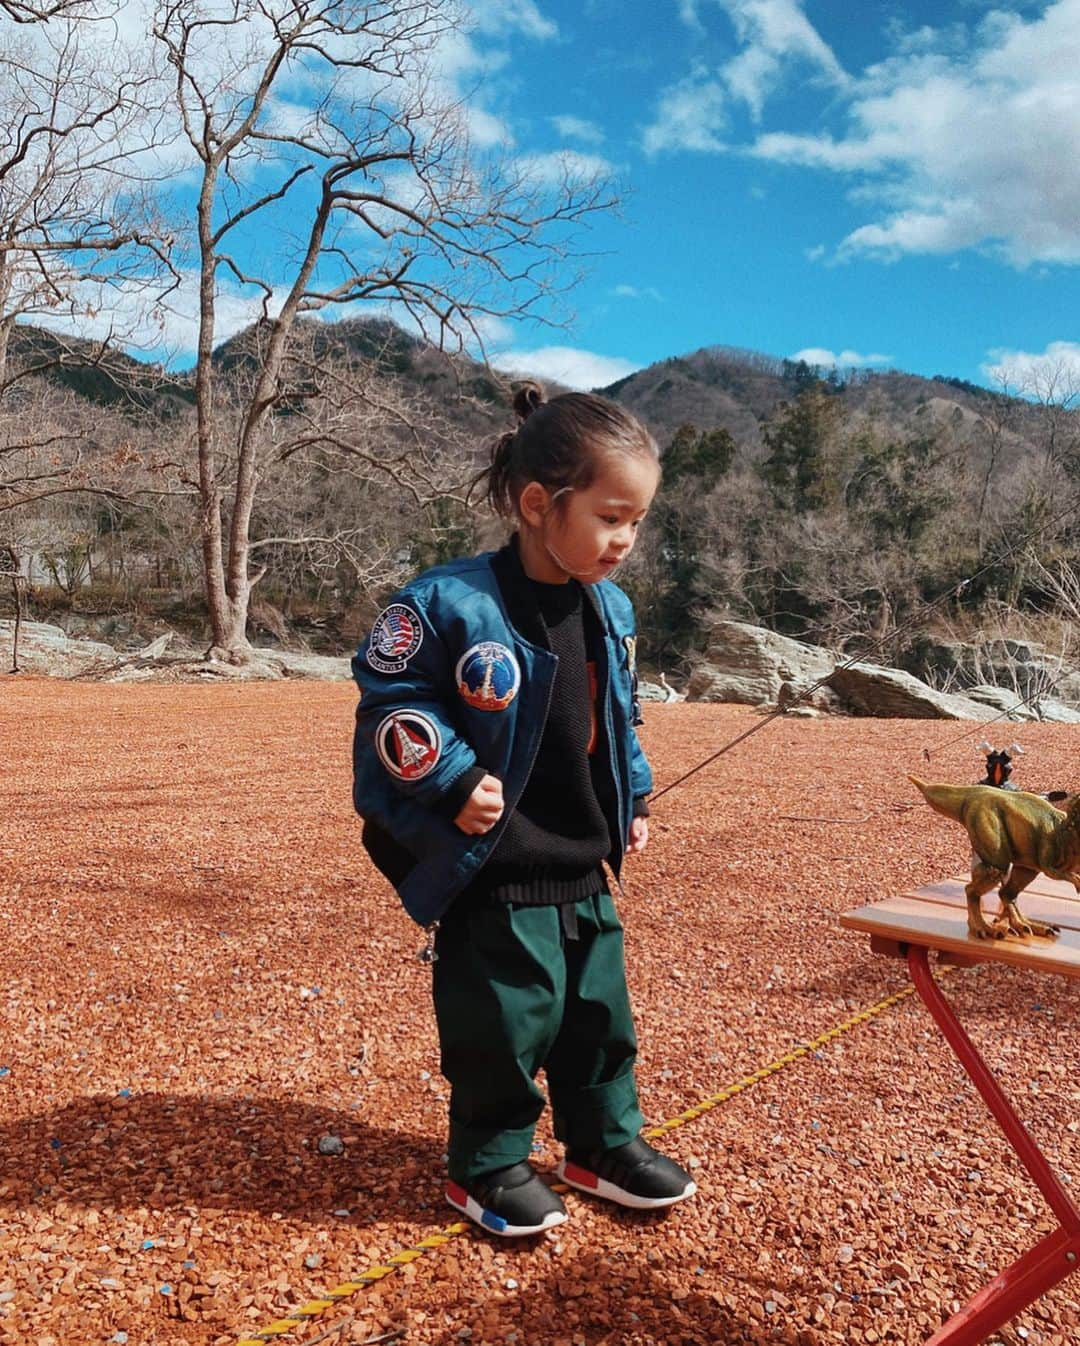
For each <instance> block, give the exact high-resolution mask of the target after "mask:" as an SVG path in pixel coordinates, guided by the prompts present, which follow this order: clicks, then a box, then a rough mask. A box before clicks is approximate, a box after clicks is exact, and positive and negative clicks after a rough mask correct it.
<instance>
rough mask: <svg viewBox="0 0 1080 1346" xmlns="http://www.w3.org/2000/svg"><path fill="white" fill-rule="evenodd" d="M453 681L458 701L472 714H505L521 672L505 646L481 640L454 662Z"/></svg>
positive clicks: (516, 691)
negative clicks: (471, 710) (475, 711)
mask: <svg viewBox="0 0 1080 1346" xmlns="http://www.w3.org/2000/svg"><path fill="white" fill-rule="evenodd" d="M454 679H455V681H456V682H457V688H458V691H459V692H460V693H461V699H462V700H463V701H464V702H465V703H466V704H467V705H470V706H472V707H473V708H474V709H475V710H505V709H506V708H507V706H508V705H509V704H510V702H511V701H513V699H514V697H515V696H517V694H518V688H519V687H520V686H521V669H520V668H519V667H518V661H517V660H516V659H515V658H514V656H513V654H512V653H511V651H510V650H508V649H507V647H506V646H505V645H500V644H499V643H498V641H496V640H482V641H481V642H480V644H479V645H474V646H473V647H472V649H470V650H466V651H465V653H464V654H463V655H462V656H461V658H460V659H459V660H458V661H457V668H456V669H455V671H454Z"/></svg>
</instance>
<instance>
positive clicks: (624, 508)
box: [530, 453, 660, 584]
mask: <svg viewBox="0 0 1080 1346" xmlns="http://www.w3.org/2000/svg"><path fill="white" fill-rule="evenodd" d="M659 481H660V465H659V464H658V463H657V462H656V461H655V460H654V459H652V458H646V457H644V456H642V455H640V454H626V453H611V454H608V455H607V456H606V457H605V458H604V459H603V460H602V462H601V464H600V470H599V471H598V473H597V475H596V477H595V479H594V480H593V483H592V485H591V486H589V487H586V488H585V489H584V490H580V491H571V492H568V493H567V495H566V496H564V497H563V498H562V499H561V500H558V501H554V502H552V503H550V504H549V506H548V508H547V509H546V510H545V511H544V513H543V517H542V519H541V521H540V526H539V529H538V530H537V533H536V534H534V536H536V537H537V540H538V541H539V542H540V543H541V545H542V548H543V554H540V553H539V552H537V551H536V550H535V549H534V555H535V556H537V557H538V560H539V566H538V568H541V569H547V568H548V567H550V569H547V573H546V574H533V578H534V579H539V580H546V581H547V582H548V583H561V582H563V581H565V580H567V579H569V578H570V577H571V576H572V577H573V578H574V579H577V580H580V581H581V582H582V583H583V584H594V583H595V582H596V581H597V580H602V579H604V578H606V577H607V576H608V575H610V574H611V573H612V571H613V570H615V568H616V567H617V566H618V565H620V564H621V563H622V562H623V561H625V560H626V558H627V556H628V555H629V554H630V549H631V547H633V545H634V542H635V540H636V538H637V531H638V528H639V526H640V524H641V521H642V520H643V519H644V518H645V515H646V513H647V511H648V508H649V506H650V505H651V504H652V498H653V496H654V495H655V494H656V488H657V485H658V484H659ZM545 559H546V562H547V566H544V561H545ZM530 573H531V572H530Z"/></svg>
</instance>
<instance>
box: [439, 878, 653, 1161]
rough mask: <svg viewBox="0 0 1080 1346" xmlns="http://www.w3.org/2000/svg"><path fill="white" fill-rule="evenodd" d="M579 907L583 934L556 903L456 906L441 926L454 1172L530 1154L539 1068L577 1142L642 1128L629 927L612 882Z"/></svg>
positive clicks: (443, 1040) (442, 1034)
mask: <svg viewBox="0 0 1080 1346" xmlns="http://www.w3.org/2000/svg"><path fill="white" fill-rule="evenodd" d="M574 914H575V915H576V918H577V919H576V924H577V932H576V934H577V938H569V937H568V936H567V934H566V932H565V929H564V925H565V924H566V922H564V920H563V919H562V916H561V913H560V910H559V908H558V907H522V906H517V907H515V906H510V905H503V904H492V905H488V906H476V907H471V908H465V909H464V910H462V911H454V910H453V909H451V912H450V913H449V915H448V916H447V917H446V919H445V920H444V922H443V924H442V926H441V928H440V930H439V934H438V941H437V945H436V948H437V951H438V955H439V957H438V960H437V961H436V963H435V965H434V969H433V971H434V987H433V989H434V998H435V1017H436V1020H437V1022H438V1026H439V1047H440V1050H441V1053H442V1072H443V1074H444V1075H445V1076H446V1078H447V1080H448V1081H449V1083H450V1087H451V1093H450V1144H449V1174H450V1178H451V1180H452V1181H454V1182H459V1183H462V1184H468V1183H470V1182H471V1181H473V1180H474V1179H475V1178H478V1177H479V1176H480V1175H481V1174H483V1173H488V1172H490V1171H491V1170H492V1169H496V1168H503V1167H504V1166H506V1165H508V1164H516V1163H519V1162H520V1161H521V1160H523V1159H527V1158H528V1156H529V1152H530V1150H531V1147H532V1137H533V1129H534V1127H535V1125H536V1121H537V1118H538V1117H539V1116H540V1113H541V1112H542V1111H543V1107H544V1095H543V1094H542V1093H541V1091H540V1089H539V1088H538V1087H537V1085H536V1074H537V1072H538V1071H539V1070H540V1068H541V1067H544V1069H545V1071H546V1074H547V1085H548V1091H549V1093H550V1095H551V1107H552V1113H553V1116H554V1124H555V1134H556V1136H557V1137H558V1138H559V1139H560V1140H562V1141H564V1142H565V1143H566V1145H567V1147H568V1148H570V1149H574V1150H594V1149H609V1148H611V1147H613V1146H615V1145H623V1144H625V1143H626V1142H627V1141H629V1140H633V1138H634V1137H635V1136H636V1135H637V1134H638V1132H639V1131H640V1129H641V1125H642V1120H643V1119H642V1116H641V1112H640V1111H639V1109H638V1102H637V1089H636V1088H635V1085H634V1057H635V1055H636V1053H637V1040H636V1038H635V1036H634V1025H633V1020H632V1018H631V1014H630V999H629V996H628V995H627V990H626V972H625V968H624V964H623V933H622V926H621V925H620V923H619V918H618V916H617V915H616V914H615V904H614V903H613V902H612V900H611V896H610V894H609V893H606V892H602V893H597V894H595V895H594V896H593V897H588V898H585V899H584V900H583V901H581V902H579V903H577V905H576V907H575V909H574ZM570 924H571V927H572V924H573V923H570Z"/></svg>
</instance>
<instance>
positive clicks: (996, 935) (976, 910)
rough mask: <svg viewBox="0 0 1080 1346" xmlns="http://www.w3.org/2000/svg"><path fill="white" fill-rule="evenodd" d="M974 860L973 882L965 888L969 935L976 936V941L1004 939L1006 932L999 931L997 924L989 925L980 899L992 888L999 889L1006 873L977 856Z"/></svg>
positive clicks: (972, 869)
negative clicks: (980, 904)
mask: <svg viewBox="0 0 1080 1346" xmlns="http://www.w3.org/2000/svg"><path fill="white" fill-rule="evenodd" d="M973 859H974V864H973V865H972V868H971V882H970V883H969V884H967V885H966V886H965V888H964V896H965V897H966V898H967V908H968V933H969V934H972V935H974V936H975V938H976V939H1004V938H1005V931H1004V930H1000V929H998V927H997V925H996V923H995V924H994V925H987V923H986V918H985V917H984V916H983V914H982V908H981V907H980V906H979V898H980V897H982V895H983V893H988V892H989V891H990V889H991V888H996V887H998V885H999V884H1000V883H1002V882H1003V880H1004V878H1005V874H1006V871H1005V870H1004V869H998V868H997V867H996V866H995V865H991V864H988V863H987V861H985V860H983V859H981V858H979V857H977V856H976V857H973Z"/></svg>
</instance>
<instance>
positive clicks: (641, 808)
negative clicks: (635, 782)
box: [634, 795, 649, 818]
mask: <svg viewBox="0 0 1080 1346" xmlns="http://www.w3.org/2000/svg"><path fill="white" fill-rule="evenodd" d="M648 816H649V801H648V799H647V798H646V796H645V795H638V797H637V798H636V799H635V800H634V817H635V818H647V817H648Z"/></svg>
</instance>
